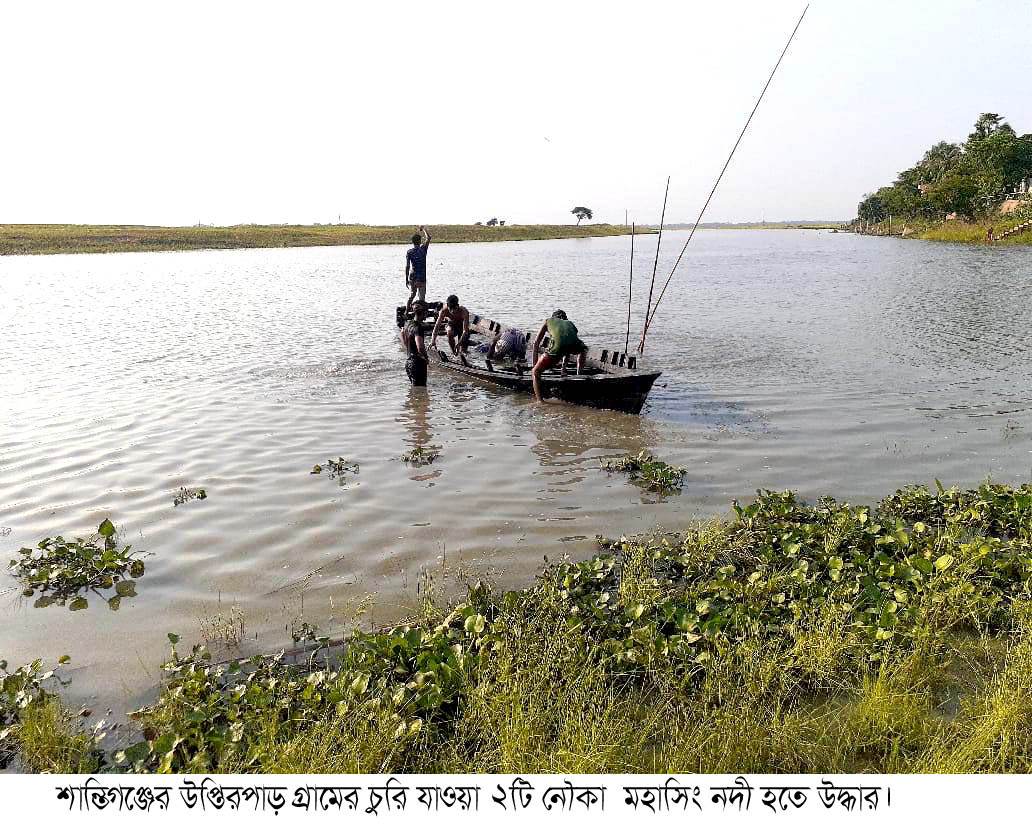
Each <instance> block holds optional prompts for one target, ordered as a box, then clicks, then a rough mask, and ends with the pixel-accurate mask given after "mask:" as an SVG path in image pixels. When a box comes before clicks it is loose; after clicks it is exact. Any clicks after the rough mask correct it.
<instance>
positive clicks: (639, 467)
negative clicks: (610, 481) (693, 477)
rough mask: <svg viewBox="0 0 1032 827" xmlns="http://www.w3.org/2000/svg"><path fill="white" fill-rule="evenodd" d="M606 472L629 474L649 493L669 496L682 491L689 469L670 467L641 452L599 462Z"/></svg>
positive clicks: (646, 452) (632, 479) (645, 452)
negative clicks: (653, 492)
mask: <svg viewBox="0 0 1032 827" xmlns="http://www.w3.org/2000/svg"><path fill="white" fill-rule="evenodd" d="M599 463H600V464H601V466H602V469H603V470H605V471H609V472H610V473H613V472H621V473H624V474H628V475H629V476H630V478H631V481H632V482H634V483H635V484H637V485H640V486H641V487H642V488H645V489H646V490H648V491H655V492H657V493H660V494H668V493H672V492H674V491H680V490H681V486H682V485H683V484H684V476H685V474H687V473H688V471H687V469H685V468H679V467H677V466H676V465H668V464H667V463H665V462H663V461H662V460H658V459H656V458H655V457H654V456H652V454H650V453H649V452H648V451H640V452H639V453H638V454H636V455H635V456H628V457H621V458H620V459H611V460H605V459H603V460H599Z"/></svg>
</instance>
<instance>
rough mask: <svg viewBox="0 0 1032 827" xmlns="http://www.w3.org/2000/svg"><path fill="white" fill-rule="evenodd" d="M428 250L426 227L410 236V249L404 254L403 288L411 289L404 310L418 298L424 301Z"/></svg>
mask: <svg viewBox="0 0 1032 827" xmlns="http://www.w3.org/2000/svg"><path fill="white" fill-rule="evenodd" d="M429 249H430V233H428V232H427V231H426V227H420V228H419V232H418V233H416V234H415V235H413V236H412V248H411V249H410V250H409V251H408V252H407V253H405V286H406V287H409V288H411V290H412V292H411V293H409V297H408V301H407V302H405V309H406V310H409V309H410V308H411V307H412V301H413V300H414V299H415V298H416V296H417V295H418V296H419V300H420V301H421V302H425V301H426V254H427V251H428V250H429Z"/></svg>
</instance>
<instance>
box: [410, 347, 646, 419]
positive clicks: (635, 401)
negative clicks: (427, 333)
mask: <svg viewBox="0 0 1032 827" xmlns="http://www.w3.org/2000/svg"><path fill="white" fill-rule="evenodd" d="M430 364H431V365H433V366H435V367H436V368H440V369H444V370H450V371H454V372H455V373H460V374H462V375H464V376H468V377H470V378H473V379H479V380H481V381H483V382H487V383H489V384H492V385H496V386H497V387H500V388H506V389H508V390H511V391H516V392H518V393H528V394H533V393H534V382H533V380H532V379H531V376H530V370H529V368H528V369H526V370H524V371H522V372H521V371H517V370H515V369H504V370H503V369H501V368H498V367H493V368H481V367H479V366H475V365H472V364H470V365H463V364H462V363H461V362H460V361H459V360H458V358H456V357H455V356H451V355H448V354H445V353H443V352H442V351H440V350H432V351H430ZM659 376H660V374H659V373H658V372H657V373H634V374H628V375H617V374H606V373H602V374H591V375H584V376H577V375H576V374H574V373H572V372H571V373H570V374H569V375H567V376H561V375H560V374H559V373H558V372H554V371H550V372H546V373H545V375H544V376H542V377H541V395H542V397H544V398H545V399H560V400H562V401H563V402H570V403H572V404H574V405H587V406H589V407H592V408H606V409H609V410H616V411H624V412H626V413H632V414H637V413H641V409H642V407H644V405H645V400H646V399H647V398H648V395H649V391H651V390H652V385H653V383H655V381H656V380H657V379H658V378H659Z"/></svg>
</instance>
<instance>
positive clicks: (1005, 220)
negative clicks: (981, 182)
mask: <svg viewBox="0 0 1032 827" xmlns="http://www.w3.org/2000/svg"><path fill="white" fill-rule="evenodd" d="M1026 221H1028V217H1027V216H1026V217H1024V218H1010V217H998V218H997V219H994V220H991V221H986V220H983V221H927V220H918V221H902V222H901V221H898V220H897V221H893V222H892V223H891V224H890V223H889V222H888V221H882V222H879V223H878V224H872V225H870V227H868V228H867V230H866V231H865V232H864V235H879V236H899V237H901V238H919V239H923V240H925V241H949V242H953V243H958V244H985V243H986V237H987V235H988V232H989V228H990V227H992V228H993V234H994V236H995V237H996V240H995V241H993V245H994V246H996V245H1000V246H1015V245H1028V244H1032V227H1029V228H1027V229H1025V230H1023V231H1021V232H1018V233H1014V234H1013V235H1011V236H1008V237H1007V238H1004V239H1001V238H1000V236H1001V235H1003V234H1004V233H1005V232H1006V231H1007V230H1009V229H1011V228H1012V227H1017V226H1018V225H1020V224H1023V223H1025V222H1026Z"/></svg>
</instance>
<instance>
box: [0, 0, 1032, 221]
mask: <svg viewBox="0 0 1032 827" xmlns="http://www.w3.org/2000/svg"><path fill="white" fill-rule="evenodd" d="M803 6H804V3H803V2H802V1H801V0H791V2H790V1H789V0H766V2H760V1H759V0H756V1H755V2H754V1H753V0H721V2H715V1H714V2H685V0H681V2H662V3H661V2H648V1H647V0H636V2H633V3H629V2H622V3H608V2H584V1H583V0H582V2H562V1H561V0H552V1H551V2H534V0H524V1H522V2H518V3H516V2H509V3H499V2H486V1H485V0H480V2H434V3H430V2H424V3H401V2H393V3H376V2H374V3H369V2H363V3H346V2H335V3H303V2H291V3H285V2H276V3H261V2H247V3H242V2H241V3H236V2H227V1H225V0H223V1H222V2H211V1H210V0H209V2H201V3H195V2H187V1H186V0H177V2H174V3H171V2H158V1H157V0H155V1H154V2H139V1H138V0H137V2H133V3H105V2H90V3H82V2H76V3H48V2H33V3H9V4H6V5H5V7H4V10H3V14H2V16H0V77H3V79H4V82H3V86H2V88H3V94H2V105H3V116H2V117H0V158H2V168H0V169H2V173H0V222H7V223H15V222H19V223H20V222H26V223H42V222H48V223H65V222H68V223H139V224H195V223H197V222H203V223H207V224H234V223H245V222H258V223H279V222H289V223H312V222H323V223H328V222H334V221H336V220H337V217H338V215H339V216H340V217H341V219H342V220H343V221H345V222H361V223H367V224H376V223H386V224H394V223H407V224H416V223H429V224H433V223H470V222H473V221H476V220H486V219H488V218H490V217H492V216H497V217H499V218H503V219H506V220H507V221H509V222H511V223H539V222H567V221H572V220H573V218H572V216H571V215H570V209H571V208H572V207H574V206H577V205H585V206H588V207H591V208H592V209H593V210H594V211H595V218H596V220H602V221H612V222H617V223H618V222H622V221H623V218H624V210H625V209H627V210H629V212H630V215H631V217H632V218H634V219H635V220H637V221H639V222H643V223H650V222H656V221H658V218H659V208H660V205H661V202H662V195H663V185H664V182H665V179H666V176H667V175H671V176H672V178H673V180H672V183H671V193H670V205H669V207H668V209H667V219H668V221H672V222H677V221H689V220H693V219H694V217H695V214H696V213H697V211H698V209H699V207H700V206H701V204H702V202H703V200H704V199H705V196H706V194H707V193H708V192H709V189H710V187H711V186H712V183H713V180H714V179H715V177H716V175H717V173H718V172H719V170H720V167H721V165H722V164H723V162H724V159H725V157H726V155H727V153H728V151H729V150H730V148H731V145H732V144H733V143H734V140H735V138H736V137H737V134H738V131H739V130H740V129H741V126H742V124H743V123H744V120H745V117H746V116H747V115H748V112H749V110H750V109H751V108H752V105H753V103H754V102H755V99H756V96H757V95H758V93H759V91H760V89H761V88H762V86H763V83H764V81H765V80H766V77H767V75H768V73H769V71H770V68H771V67H772V66H773V63H774V61H775V60H776V59H777V56H778V54H779V53H780V51H781V49H782V47H783V45H784V41H785V39H786V38H787V36H788V33H789V32H790V31H791V29H792V26H793V25H794V24H795V21H796V19H797V18H798V16H799V13H800V12H801V11H802V8H803ZM1030 77H1032V3H1029V2H1026V0H999V1H998V2H991V1H990V0H984V1H983V2H978V1H977V0H964V1H961V0H957V2H952V1H951V0H928V1H927V2H901V0H894V2H893V0H864V2H861V3H858V2H838V1H837V0H814V2H813V3H812V5H811V7H810V11H809V12H808V14H807V16H806V19H805V20H804V22H803V25H802V28H801V29H800V32H799V35H798V36H797V38H796V41H795V43H794V44H793V46H792V48H791V49H790V50H789V53H788V55H787V57H786V58H785V62H784V63H783V64H782V67H781V69H780V70H779V73H778V76H777V77H776V78H775V79H774V83H773V85H772V86H771V89H770V91H769V92H768V94H767V97H766V99H765V100H764V102H763V104H762V105H761V107H760V110H759V112H758V113H757V115H756V118H755V119H754V121H753V124H752V127H751V128H750V131H749V133H748V134H747V135H746V138H745V140H744V141H743V143H742V145H741V147H740V148H739V150H738V154H737V155H736V157H735V160H734V161H733V162H732V166H731V168H730V170H729V171H728V173H727V175H726V176H725V179H724V182H723V184H722V185H721V188H720V189H719V190H718V193H717V196H716V198H715V199H714V201H713V204H712V205H711V207H710V211H709V212H708V213H707V215H706V220H711V221H742V220H753V219H760V218H766V219H767V220H778V219H791V218H848V217H851V216H852V215H853V214H854V213H855V208H856V204H857V201H858V200H859V199H860V198H861V196H862V195H863V194H864V193H865V192H868V191H870V190H873V189H875V188H877V187H878V186H881V185H882V184H886V183H889V182H891V180H892V178H893V177H894V176H895V174H896V172H897V171H899V170H900V169H902V168H904V167H906V166H910V165H911V164H913V163H914V162H915V161H916V160H917V159H918V158H919V157H920V155H921V153H922V152H923V151H924V149H926V148H927V147H928V146H930V145H931V144H933V143H935V142H936V141H939V140H942V139H947V140H963V139H964V138H965V137H966V135H967V134H968V132H969V131H970V130H971V125H972V124H973V123H974V120H975V118H976V117H977V115H978V114H979V113H980V112H984V111H992V112H998V113H1000V114H1002V115H1004V116H1006V117H1007V119H1008V120H1009V121H1010V123H1011V124H1012V125H1013V126H1014V128H1015V129H1017V130H1018V132H1021V133H1024V132H1032V87H1029V85H1028V83H1029V78H1030Z"/></svg>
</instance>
